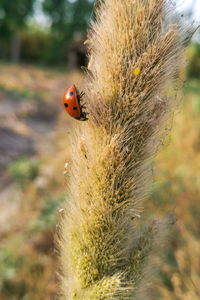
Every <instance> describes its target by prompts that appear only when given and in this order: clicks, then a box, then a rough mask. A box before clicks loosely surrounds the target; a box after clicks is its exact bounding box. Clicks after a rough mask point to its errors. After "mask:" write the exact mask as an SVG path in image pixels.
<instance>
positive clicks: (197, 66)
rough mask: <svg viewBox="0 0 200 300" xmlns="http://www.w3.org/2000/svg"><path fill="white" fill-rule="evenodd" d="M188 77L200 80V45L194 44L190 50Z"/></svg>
mask: <svg viewBox="0 0 200 300" xmlns="http://www.w3.org/2000/svg"><path fill="white" fill-rule="evenodd" d="M188 60H189V65H188V68H187V72H188V77H190V78H198V79H200V44H198V43H193V44H191V45H190V47H189V48H188Z"/></svg>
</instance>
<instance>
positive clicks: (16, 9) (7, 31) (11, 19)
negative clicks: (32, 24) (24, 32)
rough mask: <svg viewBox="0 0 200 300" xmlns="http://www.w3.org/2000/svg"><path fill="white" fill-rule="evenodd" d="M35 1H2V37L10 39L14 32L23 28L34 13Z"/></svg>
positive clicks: (0, 22) (0, 20)
mask: <svg viewBox="0 0 200 300" xmlns="http://www.w3.org/2000/svg"><path fill="white" fill-rule="evenodd" d="M33 4H34V0H15V1H8V0H1V1H0V36H1V39H2V38H5V39H6V38H8V37H9V36H10V35H11V34H12V33H13V31H15V30H18V29H20V28H22V27H23V26H24V25H25V23H26V18H27V17H28V16H29V15H30V14H31V13H33Z"/></svg>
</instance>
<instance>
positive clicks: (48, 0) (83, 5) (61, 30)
mask: <svg viewBox="0 0 200 300" xmlns="http://www.w3.org/2000/svg"><path fill="white" fill-rule="evenodd" d="M93 2H94V1H92V0H74V1H72V0H44V1H43V10H44V12H45V13H46V14H47V15H48V16H49V17H50V19H51V22H52V23H51V30H52V34H53V35H52V38H53V39H52V44H51V47H50V48H51V49H53V51H51V52H50V53H51V55H54V59H55V53H57V55H58V57H57V59H59V58H60V59H61V60H62V59H64V58H66V56H67V53H68V52H69V49H70V47H71V46H73V41H74V40H77V39H78V40H81V38H83V35H84V33H85V31H86V29H87V27H88V22H89V19H90V17H91V13H92V7H93ZM55 51H56V52H55Z"/></svg>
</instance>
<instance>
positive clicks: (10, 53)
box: [0, 0, 94, 64]
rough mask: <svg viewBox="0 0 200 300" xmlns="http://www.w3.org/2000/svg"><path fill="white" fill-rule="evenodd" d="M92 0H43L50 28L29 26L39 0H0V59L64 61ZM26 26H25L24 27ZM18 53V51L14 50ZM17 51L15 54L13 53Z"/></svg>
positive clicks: (80, 33) (82, 32)
mask: <svg viewBox="0 0 200 300" xmlns="http://www.w3.org/2000/svg"><path fill="white" fill-rule="evenodd" d="M93 2H94V0H75V1H70V0H57V1H56V0H44V1H43V2H42V9H43V13H44V14H46V15H47V16H48V17H49V20H50V28H47V29H45V28H43V27H42V26H37V27H36V26H35V25H33V24H32V25H30V22H29V23H28V22H27V20H28V17H29V16H30V15H31V14H33V12H34V6H35V5H36V4H37V3H38V0H17V1H7V0H1V1H0V45H1V47H0V59H11V60H12V59H14V58H15V57H16V61H17V59H18V57H19V56H20V58H21V60H22V61H25V62H34V63H43V64H59V63H61V62H63V61H65V62H67V58H68V52H69V49H70V47H71V45H72V44H73V41H74V40H78V41H80V42H81V41H82V39H83V37H84V35H85V32H86V29H87V27H88V23H89V20H90V17H91V16H92V8H93ZM25 25H26V26H25ZM15 52H19V53H20V55H19V53H15ZM15 54H16V55H15Z"/></svg>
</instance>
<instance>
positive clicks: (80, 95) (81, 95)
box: [79, 91, 85, 99]
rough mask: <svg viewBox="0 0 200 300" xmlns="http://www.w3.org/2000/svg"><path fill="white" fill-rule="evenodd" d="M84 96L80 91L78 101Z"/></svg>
mask: <svg viewBox="0 0 200 300" xmlns="http://www.w3.org/2000/svg"><path fill="white" fill-rule="evenodd" d="M84 95H85V93H84V92H83V91H82V92H81V93H80V94H79V97H80V99H81V98H82V97H83V96H84Z"/></svg>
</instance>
